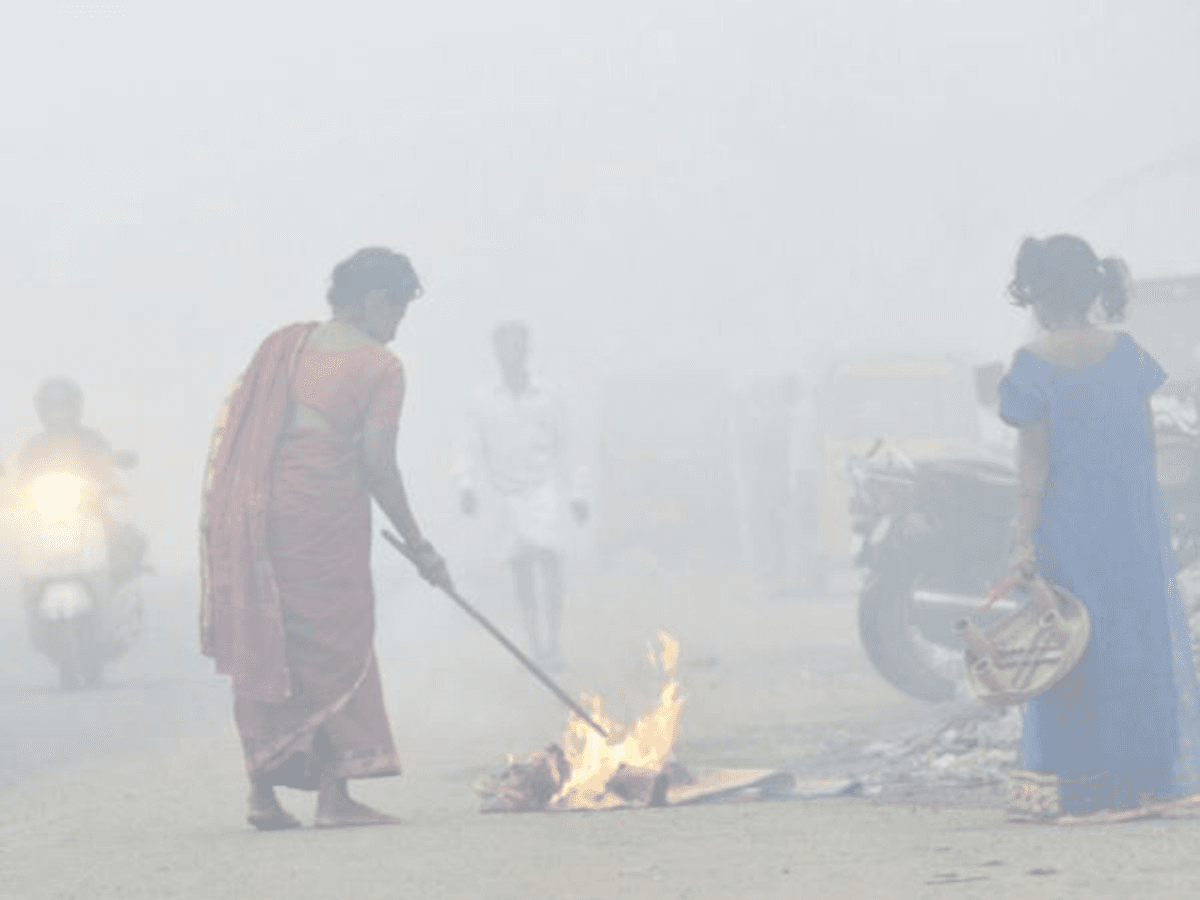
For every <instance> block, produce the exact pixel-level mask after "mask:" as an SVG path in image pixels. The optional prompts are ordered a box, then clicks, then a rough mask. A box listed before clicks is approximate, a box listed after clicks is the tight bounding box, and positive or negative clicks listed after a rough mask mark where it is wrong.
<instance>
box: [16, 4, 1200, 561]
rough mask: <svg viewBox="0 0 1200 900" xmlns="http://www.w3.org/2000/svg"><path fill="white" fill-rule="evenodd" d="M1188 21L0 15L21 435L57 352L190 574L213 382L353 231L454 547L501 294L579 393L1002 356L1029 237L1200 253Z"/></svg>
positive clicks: (654, 11) (295, 307)
mask: <svg viewBox="0 0 1200 900" xmlns="http://www.w3.org/2000/svg"><path fill="white" fill-rule="evenodd" d="M1197 46H1200V11H1198V10H1197V8H1196V6H1195V5H1194V4H1191V3H1188V2H1184V0H1178V2H1151V3H1145V4H1139V5H1137V6H1136V7H1134V6H1132V5H1126V4H1107V3H1106V4H1095V3H1083V2H1050V3H1046V2H1032V0H1018V2H1014V3H1009V4H1004V5H991V6H986V7H985V6H981V5H979V4H954V3H949V2H932V0H919V2H914V3H906V4H893V3H884V2H873V3H860V4H853V5H843V4H833V3H828V4H811V3H799V4H797V3H783V2H767V3H760V4H753V5H750V6H747V5H745V4H737V3H733V2H711V3H694V2H689V3H683V2H655V3H645V2H638V3H634V2H625V0H619V2H612V3H606V4H602V5H593V6H590V7H587V8H578V7H575V6H570V5H563V4H556V3H550V2H515V3H506V4H484V3H442V4H426V5H416V4H405V5H395V4H369V3H357V4H355V3H352V4H344V5H339V6H336V7H334V6H329V5H322V6H316V5H307V4H299V5H283V4H261V5H254V6H245V5H242V4H237V5H234V4H229V3H223V2H216V3H209V4H204V5H203V6H200V7H195V8H191V9H187V10H182V9H178V8H173V7H163V6H161V5H158V4H149V3H131V4H123V5H121V7H120V8H119V9H115V8H106V9H84V10H81V9H78V8H72V9H68V8H65V7H62V8H55V7H53V6H48V7H42V6H38V5H34V4H25V5H23V6H22V8H21V9H19V10H18V11H15V12H14V11H10V12H9V13H8V18H7V22H6V27H5V29H4V36H3V37H0V82H2V83H3V84H4V85H5V88H4V107H5V110H6V112H5V121H4V124H3V126H2V127H0V133H2V134H3V140H2V142H0V161H2V164H3V172H4V175H3V178H4V184H5V189H4V199H5V204H4V205H5V211H6V215H5V217H4V221H3V224H2V225H0V228H2V229H3V231H2V232H0V234H2V239H3V247H4V252H3V253H2V254H0V282H2V283H3V286H4V292H5V296H6V298H7V306H6V308H7V309H8V310H9V317H8V324H9V331H8V335H9V339H8V341H7V342H6V347H5V353H4V354H3V357H2V362H0V374H2V376H3V378H4V382H5V384H7V385H8V386H9V390H8V391H6V392H5V395H4V397H3V400H2V401H0V418H2V421H3V424H4V427H3V429H0V447H2V451H3V453H4V455H5V456H6V457H11V456H12V454H13V453H14V452H15V450H16V448H17V447H18V446H19V444H20V441H22V440H23V439H24V438H25V437H26V436H27V435H28V433H29V432H30V431H31V430H32V429H33V428H34V421H33V415H32V404H31V402H30V396H31V394H32V391H33V389H34V387H35V386H36V384H37V382H38V381H39V380H40V379H41V378H42V377H43V376H45V375H47V374H50V373H59V372H61V373H66V374H70V375H72V376H73V377H75V378H77V379H78V380H79V381H80V382H81V383H82V384H83V385H84V387H85V390H86V391H87V395H88V402H87V418H88V419H89V421H90V422H91V423H92V424H94V425H96V426H97V427H99V428H101V429H102V430H103V431H105V432H106V433H107V434H108V435H109V436H110V437H111V439H112V440H113V441H114V443H117V444H119V445H121V446H130V447H133V448H135V449H137V450H139V451H140V452H141V454H142V457H143V460H144V463H143V468H142V471H141V473H140V474H139V476H138V478H139V481H138V485H137V486H138V489H139V491H140V494H141V499H140V500H139V504H140V510H141V513H140V514H141V519H142V522H143V524H144V526H145V528H146V529H147V531H148V532H149V534H150V537H151V540H152V543H153V547H154V556H155V561H156V563H158V564H159V565H160V566H164V567H167V568H170V569H180V570H186V569H190V568H191V567H192V566H193V564H194V522H195V514H196V509H197V507H198V497H197V494H198V487H197V484H198V480H199V475H200V467H201V465H202V458H203V452H204V444H205V441H206V438H207V432H208V428H209V425H210V422H211V419H212V415H213V409H214V407H215V404H216V403H217V401H218V399H219V397H220V396H221V394H222V392H223V391H224V389H225V388H226V387H227V385H228V384H229V382H230V381H231V379H232V378H233V377H234V376H235V375H236V374H237V372H238V371H239V370H240V368H241V367H242V366H243V365H244V364H245V362H246V360H247V358H248V356H249V354H250V352H251V351H252V350H253V348H254V346H255V345H256V343H257V342H258V341H259V340H260V339H261V338H262V337H263V336H264V335H265V333H267V332H268V331H269V330H270V329H272V328H274V327H277V326H278V325H281V324H283V323H286V322H288V321H293V320H296V319H302V318H306V317H308V318H311V317H317V316H321V315H323V314H324V312H325V309H324V301H323V290H324V286H325V283H326V279H327V276H328V272H329V269H330V268H331V266H332V265H333V264H334V263H335V262H336V261H337V260H338V259H340V258H342V257H344V256H345V255H347V254H348V253H350V252H351V251H353V250H354V249H356V248H357V247H359V246H361V245H363V244H368V243H383V244H388V245H391V246H394V247H396V248H399V249H401V250H403V251H404V252H406V253H409V254H410V255H411V256H412V258H413V260H414V262H415V264H416V266H417V269H418V271H419V272H420V273H421V275H422V278H423V280H424V282H425V286H426V296H425V298H424V299H422V300H421V301H420V302H419V303H418V304H416V305H414V307H413V309H412V311H411V314H410V320H409V321H408V322H407V323H406V324H405V326H404V328H403V330H402V335H401V338H400V340H399V341H398V344H397V349H398V351H399V352H400V353H401V355H402V356H403V357H404V359H405V362H406V365H407V367H408V370H409V375H410V403H409V409H408V413H407V414H406V419H405V424H404V428H403V433H402V453H403V456H404V462H405V471H406V473H407V475H408V477H409V479H410V481H411V482H412V488H413V493H414V495H415V500H416V504H417V508H418V512H419V514H422V515H424V516H425V518H426V519H428V520H429V521H430V525H429V530H430V531H431V533H432V534H434V535H435V536H439V535H444V536H446V539H447V540H451V539H452V538H453V537H454V536H455V535H456V534H457V532H456V530H455V529H458V528H459V527H460V526H459V525H458V523H457V520H456V519H455V518H454V517H453V516H452V515H451V504H452V500H453V492H452V487H451V483H450V481H449V471H448V462H447V456H448V454H447V452H446V449H447V447H448V445H449V444H450V443H451V442H452V441H453V440H454V438H455V437H456V435H457V433H458V429H459V428H460V427H461V415H462V409H463V404H464V402H465V397H466V396H467V393H468V392H469V390H470V388H471V387H472V386H473V385H474V384H475V383H476V382H478V381H479V380H480V379H481V378H483V377H486V376H487V375H488V374H489V373H490V359H489V357H488V353H487V345H486V334H487V330H488V328H489V327H490V326H491V324H492V323H493V322H494V321H495V320H496V319H497V318H498V317H502V316H509V315H520V316H525V317H527V318H528V319H529V321H530V323H531V325H532V327H533V329H534V338H535V354H536V363H537V367H538V369H539V370H544V371H546V372H549V373H551V374H552V375H554V376H555V378H556V380H558V381H560V382H561V383H563V385H564V387H565V388H566V389H567V391H568V392H569V394H571V395H573V396H574V397H576V398H578V399H580V401H581V403H582V404H583V405H584V407H585V408H586V406H587V402H588V401H589V400H590V398H593V397H594V396H595V394H596V393H597V391H598V390H599V389H600V387H601V386H602V385H603V383H604V381H605V380H606V379H607V378H608V377H610V376H611V375H613V374H616V373H617V372H616V371H615V370H618V369H620V368H628V369H635V370H636V369H641V370H647V369H653V368H655V367H672V366H678V367H682V368H688V367H694V368H708V369H715V370H718V371H722V372H725V373H727V374H728V376H729V378H730V379H731V380H734V381H737V380H739V379H741V378H743V377H746V376H748V375H750V374H754V373H758V372H770V371H777V370H783V369H795V370H797V371H800V372H802V373H811V372H817V371H819V370H820V367H821V366H822V365H823V364H824V362H825V361H826V360H827V359H828V358H829V357H831V356H832V355H835V354H837V353H839V352H849V351H851V350H853V349H854V348H856V347H871V346H876V345H880V344H885V345H890V346H896V345H903V346H912V347H938V348H942V347H953V348H956V349H958V350H961V351H962V352H964V353H968V354H973V355H976V356H980V357H994V356H1006V355H1007V354H1008V353H1009V352H1010V349H1011V346H1012V344H1013V343H1014V342H1015V341H1016V340H1018V339H1019V337H1020V335H1021V333H1022V328H1023V326H1024V319H1023V317H1021V316H1019V315H1017V314H1015V313H1013V312H1012V311H1011V310H1010V309H1008V308H1007V307H1006V305H1005V303H1004V299H1003V295H1002V290H1003V286H1004V283H1005V281H1006V276H1007V273H1008V267H1009V265H1010V261H1011V255H1012V252H1013V250H1014V248H1015V246H1016V243H1017V241H1018V240H1019V239H1020V237H1021V236H1023V235H1024V234H1026V233H1030V232H1034V233H1041V232H1044V231H1046V230H1051V229H1057V228H1065V227H1070V228H1073V229H1078V230H1080V231H1082V232H1084V233H1085V235H1087V234H1089V227H1092V226H1094V227H1092V232H1094V234H1093V235H1092V236H1093V237H1094V238H1095V241H1096V244H1097V250H1098V251H1099V252H1101V253H1107V252H1112V251H1116V252H1123V253H1125V254H1126V255H1127V257H1128V258H1129V262H1130V263H1131V265H1132V266H1133V268H1134V270H1135V272H1136V273H1138V274H1168V273H1171V272H1175V271H1179V270H1181V269H1187V268H1188V267H1191V268H1192V269H1196V268H1200V258H1196V257H1192V258H1187V254H1188V253H1189V252H1190V246H1189V242H1186V241H1180V240H1178V238H1173V237H1171V235H1172V234H1175V235H1177V234H1179V233H1180V232H1181V230H1186V228H1187V227H1188V226H1189V225H1190V226H1191V228H1192V230H1191V233H1192V234H1195V228H1194V226H1195V224H1196V223H1195V220H1194V218H1193V219H1191V220H1188V219H1187V216H1188V215H1192V216H1194V215H1195V213H1194V212H1190V211H1191V210H1195V209H1196V208H1198V204H1197V203H1195V202H1193V201H1188V202H1187V203H1184V202H1183V201H1181V200H1180V199H1179V198H1180V197H1181V196H1182V195H1183V194H1186V192H1187V191H1189V190H1190V191H1191V192H1192V193H1191V194H1190V195H1189V196H1191V197H1193V198H1195V196H1196V188H1195V185H1196V180H1197V174H1196V173H1197V167H1198V166H1200V163H1198V162H1197V153H1198V152H1200V151H1198V150H1197V148H1198V147H1200V124H1198V123H1200V115H1197V113H1198V111H1200V110H1198V107H1200V90H1198V89H1197V85H1200V55H1198V54H1197V53H1196V52H1195V49H1196V47H1197ZM1175 186H1182V187H1181V188H1180V189H1178V190H1177V189H1176V187H1175ZM1146 197H1149V198H1150V200H1148V201H1147V200H1145V198H1146ZM1147 202H1149V203H1151V205H1152V206H1154V204H1157V206H1154V208H1153V209H1150V210H1147V209H1145V208H1144V207H1145V204H1146V203H1147ZM1132 207H1137V208H1138V210H1139V211H1138V217H1137V222H1138V223H1139V227H1137V228H1131V227H1130V218H1129V216H1128V215H1127V212H1126V211H1127V210H1128V209H1130V208H1132ZM1164 209H1165V210H1166V212H1164V211H1163V210H1164ZM1164 222H1166V223H1169V227H1165V228H1164V227H1163V223H1164ZM1159 230H1162V231H1163V234H1161V235H1160V234H1159Z"/></svg>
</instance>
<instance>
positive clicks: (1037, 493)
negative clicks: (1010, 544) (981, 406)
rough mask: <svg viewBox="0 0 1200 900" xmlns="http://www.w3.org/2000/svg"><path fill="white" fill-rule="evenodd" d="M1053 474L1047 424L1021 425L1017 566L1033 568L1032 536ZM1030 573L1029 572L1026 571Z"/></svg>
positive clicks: (1035, 530)
mask: <svg viewBox="0 0 1200 900" xmlns="http://www.w3.org/2000/svg"><path fill="white" fill-rule="evenodd" d="M1049 477H1050V432H1049V430H1048V429H1047V428H1046V426H1045V425H1033V426H1028V427H1025V428H1022V429H1021V430H1020V435H1019V446H1018V491H1019V503H1018V507H1017V536H1016V561H1015V562H1016V565H1017V566H1019V567H1021V568H1023V569H1028V570H1032V566H1033V559H1034V549H1033V546H1034V544H1033V538H1034V534H1035V533H1036V532H1037V525H1038V519H1039V518H1040V517H1041V514H1042V495H1043V494H1044V493H1045V490H1046V481H1047V479H1048V478H1049ZM1026 574H1029V571H1027V572H1026Z"/></svg>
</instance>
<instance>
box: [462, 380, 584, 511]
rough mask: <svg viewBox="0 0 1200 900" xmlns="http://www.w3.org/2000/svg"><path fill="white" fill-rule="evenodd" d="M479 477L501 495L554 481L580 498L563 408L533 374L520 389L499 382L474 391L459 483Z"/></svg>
mask: <svg viewBox="0 0 1200 900" xmlns="http://www.w3.org/2000/svg"><path fill="white" fill-rule="evenodd" d="M481 480H484V481H486V483H487V485H488V486H489V487H490V488H492V490H494V491H495V492H496V493H498V494H500V495H502V496H514V495H519V494H524V493H528V492H530V491H533V490H536V489H538V488H542V487H547V486H555V487H558V488H560V489H565V490H567V491H568V492H569V493H570V495H571V496H572V498H580V499H582V497H583V492H582V487H583V486H582V478H581V476H580V472H579V471H577V470H576V469H574V468H573V467H572V464H571V458H570V441H569V435H568V430H567V418H566V411H565V409H564V408H563V405H562V403H561V401H560V400H559V398H558V396H557V395H556V394H554V393H553V392H552V391H550V390H548V389H546V388H545V387H543V386H541V385H539V384H538V383H536V382H534V381H532V380H531V381H530V382H529V384H528V385H527V386H526V388H525V390H524V391H522V392H521V393H520V394H514V393H513V392H512V390H511V389H509V387H508V386H507V385H505V384H503V383H499V384H494V385H489V386H488V387H486V388H484V389H483V390H481V391H479V392H478V394H476V396H475V403H474V406H473V409H472V416H471V425H470V430H469V432H468V434H467V439H466V441H465V443H464V450H463V454H462V459H461V460H460V464H459V483H460V486H461V487H462V489H463V490H475V489H476V488H477V487H478V485H479V482H480V481H481Z"/></svg>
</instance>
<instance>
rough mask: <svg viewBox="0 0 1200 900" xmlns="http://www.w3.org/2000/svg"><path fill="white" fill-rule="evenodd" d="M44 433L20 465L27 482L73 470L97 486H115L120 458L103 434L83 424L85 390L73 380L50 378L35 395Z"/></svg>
mask: <svg viewBox="0 0 1200 900" xmlns="http://www.w3.org/2000/svg"><path fill="white" fill-rule="evenodd" d="M34 405H35V407H36V408H37V414H38V419H40V420H41V423H42V428H43V429H44V430H43V431H42V433H41V434H38V435H35V436H34V437H32V438H30V439H29V440H28V441H27V442H26V443H25V446H24V448H22V450H21V455H20V459H19V462H18V466H19V469H20V473H21V477H22V478H23V479H30V478H35V477H37V476H38V475H41V474H44V473H46V472H48V471H51V470H54V469H61V468H65V469H70V470H72V471H78V472H81V473H82V474H85V475H87V476H88V477H89V478H91V479H92V480H93V481H95V482H96V483H97V484H100V485H103V486H105V487H109V486H111V484H112V482H113V478H114V475H115V473H116V463H117V455H116V454H115V453H114V452H113V449H112V446H111V445H110V444H109V443H108V441H106V440H105V439H104V437H103V436H102V435H101V434H100V432H98V431H96V430H95V429H92V428H87V427H85V426H84V425H83V422H82V418H83V391H82V390H80V388H79V385H77V384H76V383H75V382H74V381H72V380H71V379H69V378H61V377H56V378H47V379H46V380H45V381H43V382H42V383H41V384H40V385H39V386H38V389H37V393H36V394H35V395H34Z"/></svg>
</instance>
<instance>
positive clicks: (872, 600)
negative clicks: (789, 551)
mask: <svg viewBox="0 0 1200 900" xmlns="http://www.w3.org/2000/svg"><path fill="white" fill-rule="evenodd" d="M1153 412H1154V420H1155V437H1156V442H1157V456H1158V480H1159V483H1160V486H1161V488H1162V491H1163V497H1164V501H1165V504H1166V506H1167V510H1168V514H1169V516H1170V520H1171V540H1172V544H1173V546H1174V549H1175V552H1176V556H1177V558H1178V561H1179V568H1180V575H1179V579H1178V583H1179V586H1180V589H1181V594H1182V597H1183V601H1184V604H1185V607H1186V608H1187V610H1188V613H1189V616H1190V617H1191V620H1192V623H1193V628H1192V632H1193V636H1194V638H1193V639H1194V640H1195V636H1196V635H1197V634H1200V427H1198V423H1197V416H1196V408H1195V404H1194V402H1192V401H1191V400H1184V401H1180V400H1179V399H1178V398H1172V397H1165V398H1163V399H1162V400H1159V399H1158V398H1155V400H1154V402H1153ZM847 474H848V477H849V481H850V485H851V500H850V513H851V521H852V528H853V531H854V533H855V535H856V538H855V539H856V541H857V542H858V545H859V546H858V550H857V552H856V554H855V563H856V565H857V566H859V567H861V568H863V569H865V570H866V575H865V579H864V582H863V588H862V591H861V592H860V595H859V603H858V630H859V638H860V640H861V642H862V645H863V648H864V650H865V651H866V653H867V656H868V658H869V659H870V661H871V663H872V665H873V666H874V667H875V669H876V670H877V671H878V672H879V673H880V674H881V675H882V676H883V677H884V678H885V679H887V680H888V681H889V682H890V683H891V684H892V685H893V686H895V687H897V688H899V689H900V690H901V691H903V692H905V693H906V694H909V695H910V696H913V697H916V698H918V699H921V700H927V701H930V702H935V703H938V702H945V701H949V700H952V699H954V698H955V697H956V696H958V695H959V694H960V693H961V691H962V689H963V677H964V673H963V662H962V651H963V647H962V645H961V643H960V641H959V640H958V637H957V635H956V633H955V624H956V623H957V622H958V621H959V620H960V619H962V618H964V617H972V618H974V619H975V621H976V622H977V623H978V624H979V625H980V627H986V626H987V625H988V624H990V622H991V621H994V619H995V618H996V617H998V616H1001V615H1005V614H1007V613H1009V612H1011V611H1012V610H1014V609H1015V608H1016V606H1017V605H1018V604H1019V603H1020V602H1022V598H1021V597H1020V596H1019V595H1014V596H1013V597H1012V598H1011V599H1006V600H1002V601H1000V602H999V603H997V604H995V605H994V606H993V607H992V608H991V609H990V610H988V611H986V612H984V611H981V610H980V605H981V604H982V603H983V600H984V598H985V596H986V594H987V590H988V588H989V587H990V586H991V585H993V584H995V583H996V582H997V581H999V580H1000V579H1001V578H1002V577H1003V576H1004V575H1005V574H1006V572H1007V568H1008V558H1009V553H1010V551H1011V547H1012V538H1013V527H1014V523H1015V521H1016V516H1017V504H1018V496H1017V494H1018V491H1017V472H1016V470H1015V469H1014V468H1013V467H1012V466H1010V465H1006V464H1004V463H1000V462H996V461H990V460H986V459H953V460H933V461H919V462H913V461H911V460H909V459H907V458H905V457H904V456H903V455H902V454H899V453H897V452H896V451H894V450H888V449H886V448H884V447H883V445H882V442H880V443H879V444H877V445H876V447H875V448H873V452H871V453H868V454H867V455H866V456H864V457H858V458H854V459H851V460H850V461H849V462H848V473H847Z"/></svg>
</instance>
